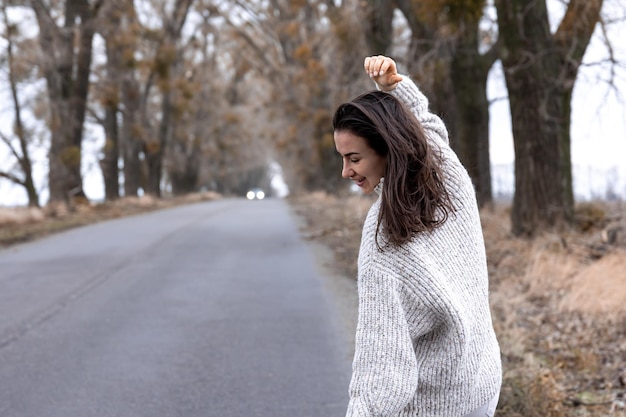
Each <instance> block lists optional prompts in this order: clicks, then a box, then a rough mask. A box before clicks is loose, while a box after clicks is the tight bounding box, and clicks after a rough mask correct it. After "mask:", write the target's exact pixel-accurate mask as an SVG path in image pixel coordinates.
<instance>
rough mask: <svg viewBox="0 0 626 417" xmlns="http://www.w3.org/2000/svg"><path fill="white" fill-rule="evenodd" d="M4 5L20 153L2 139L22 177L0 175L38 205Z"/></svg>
mask: <svg viewBox="0 0 626 417" xmlns="http://www.w3.org/2000/svg"><path fill="white" fill-rule="evenodd" d="M6 7H7V6H6V5H2V17H3V20H4V27H5V29H6V35H5V38H6V40H7V61H8V62H7V64H8V79H9V87H10V89H11V99H12V102H13V110H14V112H15V122H14V128H13V130H14V133H15V135H16V136H17V139H18V141H19V145H20V152H21V155H20V154H18V152H17V151H16V150H15V149H14V148H13V145H12V143H11V140H10V139H9V138H5V137H4V136H2V140H3V141H5V142H6V144H7V146H8V147H9V148H10V150H11V152H12V153H13V155H14V156H15V157H16V158H17V161H18V163H19V166H20V168H21V170H22V174H24V179H23V180H20V179H18V178H16V177H15V176H13V175H11V174H10V173H8V172H6V173H3V172H0V175H1V176H3V177H5V178H9V179H10V180H12V181H13V182H15V183H16V184H19V185H21V186H23V187H24V188H25V190H26V195H27V196H28V205H29V207H39V195H38V194H37V189H36V188H35V183H34V181H33V165H32V162H31V159H30V152H29V150H28V142H29V138H28V136H27V135H28V133H27V132H26V127H25V126H24V122H23V120H22V106H21V104H20V101H19V97H18V85H17V80H16V74H15V69H14V66H13V61H14V57H13V44H14V42H13V33H12V30H11V29H10V24H9V20H8V16H7V10H6Z"/></svg>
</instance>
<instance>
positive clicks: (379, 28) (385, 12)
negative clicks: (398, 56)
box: [363, 0, 395, 55]
mask: <svg viewBox="0 0 626 417" xmlns="http://www.w3.org/2000/svg"><path fill="white" fill-rule="evenodd" d="M363 7H365V9H366V10H365V13H364V14H365V31H364V33H365V41H366V43H367V46H368V53H367V55H387V51H388V50H389V47H390V46H391V43H392V40H393V26H392V23H393V12H394V10H395V6H394V5H393V2H392V1H389V0H368V1H367V2H363Z"/></svg>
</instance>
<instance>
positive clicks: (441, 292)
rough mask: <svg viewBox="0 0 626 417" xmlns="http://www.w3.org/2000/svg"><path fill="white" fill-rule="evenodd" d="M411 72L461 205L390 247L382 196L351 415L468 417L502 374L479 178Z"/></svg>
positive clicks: (414, 96) (403, 95)
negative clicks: (382, 245)
mask: <svg viewBox="0 0 626 417" xmlns="http://www.w3.org/2000/svg"><path fill="white" fill-rule="evenodd" d="M403 78H404V79H403V81H401V82H400V83H399V84H398V86H397V87H396V88H395V89H394V90H393V91H392V94H393V95H394V96H396V97H397V98H399V99H400V100H401V101H403V102H404V103H405V104H406V105H408V107H409V108H410V110H411V111H412V112H413V113H414V114H415V115H416V117H417V118H418V119H419V120H420V122H421V124H422V126H423V127H424V129H425V130H426V133H427V135H428V136H429V138H430V139H431V144H432V145H433V146H435V147H436V148H439V149H440V150H441V152H442V154H443V158H444V162H443V166H444V173H445V175H446V185H447V186H448V187H449V189H450V190H451V191H452V194H453V198H454V204H455V208H456V209H457V211H456V212H454V213H453V214H452V215H451V216H450V217H449V218H448V220H447V221H446V222H445V223H444V224H443V225H442V226H441V227H439V228H437V229H435V231H433V232H431V233H422V234H420V235H418V236H417V237H415V238H414V239H413V240H412V241H411V242H409V243H407V244H405V245H403V246H402V247H400V248H399V249H389V248H386V249H384V251H382V252H381V251H379V249H378V247H377V245H376V242H375V234H376V222H377V219H378V213H379V210H380V197H379V198H378V200H377V201H376V202H375V203H374V204H373V205H372V207H371V209H370V211H369V213H368V215H367V218H366V220H365V224H364V226H363V235H362V240H361V247H360V251H359V262H358V292H359V316H358V325H357V331H356V348H355V355H354V362H353V374H352V381H351V382H350V403H349V406H348V412H347V416H348V417H356V416H359V417H361V416H363V417H364V416H380V417H383V416H384V417H387V416H394V417H396V416H420V417H460V416H463V415H465V414H467V413H470V412H471V411H473V410H475V409H477V408H478V407H480V406H482V405H483V404H486V403H487V402H488V401H489V400H490V399H492V397H493V396H494V395H496V394H497V393H498V391H499V389H500V384H501V381H502V371H501V362H500V350H499V346H498V342H497V340H496V336H495V333H494V330H493V326H492V322H491V314H490V310H489V301H488V277H487V265H486V256H485V247H484V241H483V235H482V229H481V224H480V218H479V213H478V209H477V205H476V200H475V194H474V188H473V185H472V182H471V180H470V178H469V176H468V174H467V171H466V170H465V169H464V168H463V166H462V165H461V163H460V162H459V159H458V158H457V156H456V154H455V153H454V152H453V151H452V149H451V148H450V146H449V145H448V135H447V130H446V128H445V125H444V124H443V122H442V121H441V119H439V118H438V117H437V116H435V115H434V114H431V113H430V112H429V111H428V100H427V99H426V97H425V96H424V95H423V94H422V93H421V92H420V91H419V89H418V88H417V86H415V84H414V83H413V82H412V81H411V80H410V79H409V78H408V77H406V76H404V77H403ZM378 188H379V189H378V190H377V191H380V187H378ZM379 238H380V237H379Z"/></svg>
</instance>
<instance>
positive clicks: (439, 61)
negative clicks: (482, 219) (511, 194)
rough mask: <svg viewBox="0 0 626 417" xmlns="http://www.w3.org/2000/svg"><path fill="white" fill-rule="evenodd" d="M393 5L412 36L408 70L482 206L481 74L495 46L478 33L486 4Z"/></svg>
mask: <svg viewBox="0 0 626 417" xmlns="http://www.w3.org/2000/svg"><path fill="white" fill-rule="evenodd" d="M396 3H397V5H398V7H399V9H400V10H401V11H402V13H403V14H404V16H405V17H406V20H407V22H408V25H409V27H410V28H411V32H412V36H411V47H410V53H409V57H408V67H409V70H410V72H411V74H412V75H413V77H414V78H415V79H416V80H418V82H419V83H420V86H421V87H422V88H423V89H424V90H425V92H426V94H427V95H428V96H429V98H430V100H431V105H432V107H433V109H434V110H435V112H437V113H438V114H440V115H441V117H442V118H443V119H444V120H445V122H446V124H447V126H448V128H449V130H450V140H451V144H452V146H453V147H454V148H455V150H456V152H457V153H458V155H459V158H460V159H461V161H462V162H463V164H464V165H465V167H466V168H467V169H468V171H469V174H470V176H471V177H472V180H473V182H474V187H475V188H476V194H477V199H478V202H479V204H480V205H484V204H487V203H489V202H491V201H492V199H493V196H492V190H491V168H490V157H489V102H488V100H487V76H488V74H489V70H490V69H491V67H492V65H493V63H494V62H495V60H496V58H497V46H498V45H497V44H496V43H493V42H491V41H490V40H489V39H487V38H486V37H484V36H482V35H483V33H482V31H481V29H480V22H481V18H482V17H483V12H484V9H485V6H486V2H485V1H484V0H465V1H460V2H415V1H410V0H396ZM486 39H487V41H486Z"/></svg>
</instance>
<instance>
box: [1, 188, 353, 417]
mask: <svg viewBox="0 0 626 417" xmlns="http://www.w3.org/2000/svg"><path fill="white" fill-rule="evenodd" d="M320 275H321V273H320V269H319V268H317V267H316V264H315V259H314V255H313V254H312V253H311V248H310V247H309V246H308V245H307V244H305V243H303V242H302V241H301V239H300V238H299V235H298V230H297V227H296V223H295V219H294V217H293V216H292V215H291V213H290V211H289V207H288V205H287V203H286V202H284V201H282V200H277V199H267V200H264V201H246V200H238V199H226V200H221V201H213V202H207V203H199V204H193V205H189V206H183V207H177V208H174V209H168V210H162V211H158V212H153V213H149V214H146V215H142V216H133V217H128V218H124V219H119V220H114V221H107V222H103V223H99V224H95V225H91V226H87V227H83V228H79V229H74V230H71V231H67V232H64V233H60V234H57V235H54V236H51V237H48V238H45V239H42V240H39V241H36V242H32V243H29V244H25V245H20V246H17V247H13V248H10V249H6V250H3V251H0V417H90V416H94V417H95V416H97V417H109V416H111V417H113V416H116V417H144V416H145V417H159V416H163V417H178V416H180V417H194V416H202V417H209V416H216V417H217V416H219V417H231V416H232V417H235V416H237V417H239V416H241V417H244V416H245V417H253V416H260V417H282V416H284V417H309V416H310V417H313V416H315V417H332V416H341V415H343V414H344V413H345V408H346V405H347V386H348V382H349V372H350V357H349V356H350V354H349V347H348V346H346V345H347V343H345V341H346V338H345V334H343V333H344V331H345V329H344V330H342V329H343V327H342V326H341V325H340V324H338V320H337V317H335V316H336V312H337V308H336V305H335V303H334V302H333V298H332V297H331V296H330V295H329V294H328V292H329V291H328V289H327V287H326V286H325V285H323V283H322V281H323V279H322V278H321V276H320Z"/></svg>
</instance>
